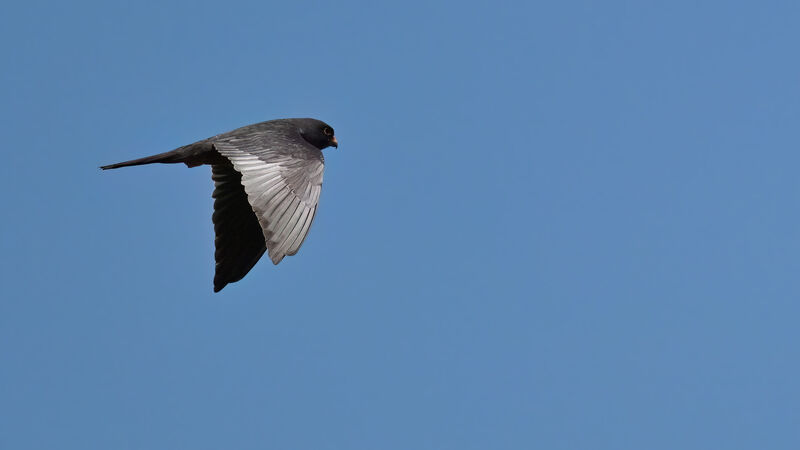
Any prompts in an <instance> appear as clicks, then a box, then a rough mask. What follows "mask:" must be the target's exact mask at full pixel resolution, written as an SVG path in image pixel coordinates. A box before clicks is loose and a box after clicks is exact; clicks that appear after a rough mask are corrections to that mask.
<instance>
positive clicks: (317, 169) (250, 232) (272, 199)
mask: <svg viewBox="0 0 800 450" xmlns="http://www.w3.org/2000/svg"><path fill="white" fill-rule="evenodd" d="M328 146H333V147H337V146H338V142H337V141H336V137H335V136H334V132H333V128H331V127H330V126H329V125H327V124H325V123H324V122H321V121H319V120H316V119H279V120H271V121H267V122H261V123H257V124H254V125H248V126H246V127H242V128H239V129H236V130H233V131H230V132H228V133H223V134H220V135H217V136H214V137H211V138H208V139H204V140H202V141H199V142H195V143H194V144H190V145H187V146H184V147H180V148H177V149H175V150H173V151H170V152H166V153H161V154H158V155H153V156H149V157H145V158H141V159H136V160H132V161H126V162H122V163H118V164H111V165H108V166H102V167H101V168H102V169H116V168H118V167H126V166H135V165H141V164H151V163H184V164H186V165H187V166H188V167H195V166H199V165H204V164H205V165H211V177H212V179H213V181H214V187H215V188H214V193H213V194H212V196H213V198H214V214H213V216H212V220H213V222H214V232H215V234H216V239H215V247H216V251H215V254H214V258H215V260H216V269H215V274H214V292H219V291H220V290H221V289H222V288H223V287H225V285H227V284H228V283H233V282H235V281H239V280H241V279H242V278H243V277H244V276H245V275H246V274H247V272H249V271H250V269H251V268H252V267H253V266H254V265H255V264H256V262H258V260H259V259H260V258H261V255H263V254H264V252H265V251H267V252H268V253H269V258H270V259H271V260H272V262H273V263H274V264H278V263H279V262H281V260H282V259H283V258H284V257H285V256H287V255H294V254H295V253H297V251H298V250H299V249H300V246H301V245H302V244H303V241H304V240H305V238H306V236H307V235H308V231H309V229H310V228H311V224H312V222H313V221H314V216H315V215H316V212H317V205H318V203H319V196H320V191H321V189H322V177H323V172H324V158H323V156H322V151H321V150H322V149H323V148H325V147H328Z"/></svg>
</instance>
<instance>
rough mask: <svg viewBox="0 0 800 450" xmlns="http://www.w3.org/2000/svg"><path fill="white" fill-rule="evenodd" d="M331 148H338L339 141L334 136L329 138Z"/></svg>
mask: <svg viewBox="0 0 800 450" xmlns="http://www.w3.org/2000/svg"><path fill="white" fill-rule="evenodd" d="M331 146H332V147H336V148H339V141H337V140H336V136H334V137H332V138H331Z"/></svg>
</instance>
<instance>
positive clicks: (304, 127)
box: [288, 119, 339, 150]
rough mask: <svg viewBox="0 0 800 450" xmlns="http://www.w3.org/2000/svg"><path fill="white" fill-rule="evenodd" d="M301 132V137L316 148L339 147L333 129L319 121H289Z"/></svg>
mask: <svg viewBox="0 0 800 450" xmlns="http://www.w3.org/2000/svg"><path fill="white" fill-rule="evenodd" d="M288 120H290V121H292V122H293V123H294V124H295V125H296V126H297V128H298V129H299V130H300V135H301V136H303V139H305V140H306V141H308V142H309V143H310V144H311V145H313V146H314V147H317V148H318V149H320V150H322V149H323V148H325V147H337V148H338V147H339V142H338V141H337V140H336V136H335V135H334V134H333V127H332V126H330V125H328V124H327V123H325V122H323V121H321V120H317V119H288Z"/></svg>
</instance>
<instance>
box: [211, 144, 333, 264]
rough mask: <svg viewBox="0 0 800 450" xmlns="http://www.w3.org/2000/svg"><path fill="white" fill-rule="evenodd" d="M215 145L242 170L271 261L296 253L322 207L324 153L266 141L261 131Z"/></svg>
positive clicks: (295, 145) (298, 145) (237, 169)
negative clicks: (260, 133) (260, 134)
mask: <svg viewBox="0 0 800 450" xmlns="http://www.w3.org/2000/svg"><path fill="white" fill-rule="evenodd" d="M214 148H215V149H216V150H217V151H218V152H219V153H220V154H222V155H223V156H225V157H227V158H228V159H229V160H230V161H231V163H232V164H233V167H234V168H235V169H236V171H237V172H238V173H240V174H241V185H242V186H244V191H245V192H246V193H247V201H248V203H249V204H250V207H251V208H252V211H253V212H255V217H256V219H258V223H259V224H260V225H261V231H262V232H263V237H264V241H265V242H266V247H267V250H268V251H269V257H270V259H271V260H272V262H273V263H274V264H278V263H279V262H280V261H281V260H282V259H283V258H284V257H285V256H286V255H294V254H295V253H297V250H298V249H300V245H302V243H303V240H305V238H306V235H308V230H309V228H310V227H311V222H313V220H314V215H315V213H316V211H317V204H318V202H319V195H320V191H321V189H322V176H323V171H324V163H323V159H322V152H320V151H319V150H318V149H316V148H314V147H312V146H310V145H307V144H305V143H303V144H300V143H297V142H288V143H287V142H273V141H265V138H264V136H258V135H249V136H237V137H230V138H222V139H215V140H214ZM248 270H249V269H248ZM242 276H243V275H242Z"/></svg>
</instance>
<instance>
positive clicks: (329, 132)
mask: <svg viewBox="0 0 800 450" xmlns="http://www.w3.org/2000/svg"><path fill="white" fill-rule="evenodd" d="M322 133H323V134H324V135H325V136H333V130H331V129H330V128H329V127H325V128H323V129H322Z"/></svg>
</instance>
